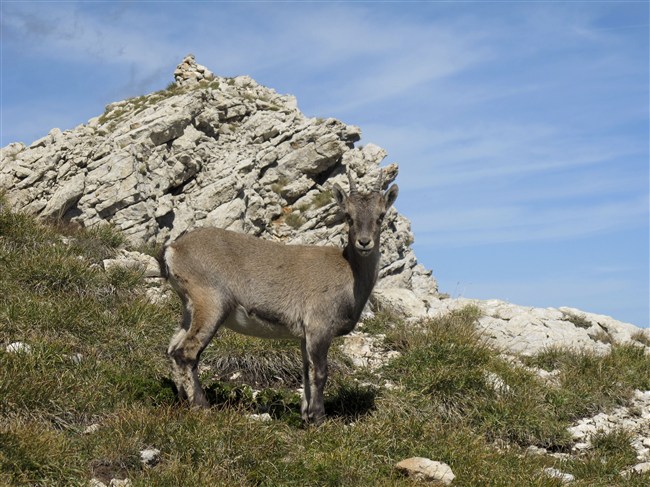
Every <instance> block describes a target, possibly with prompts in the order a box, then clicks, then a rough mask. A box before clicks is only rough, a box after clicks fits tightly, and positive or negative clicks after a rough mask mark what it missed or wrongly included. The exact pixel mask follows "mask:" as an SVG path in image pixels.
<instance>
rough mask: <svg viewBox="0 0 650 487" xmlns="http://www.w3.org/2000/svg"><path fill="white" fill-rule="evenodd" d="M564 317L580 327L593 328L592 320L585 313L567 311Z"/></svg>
mask: <svg viewBox="0 0 650 487" xmlns="http://www.w3.org/2000/svg"><path fill="white" fill-rule="evenodd" d="M564 319H565V320H566V321H569V322H571V323H573V325H574V326H577V327H578V328H591V322H590V321H589V320H588V319H587V318H586V317H585V316H584V315H581V314H576V313H568V312H567V313H564Z"/></svg>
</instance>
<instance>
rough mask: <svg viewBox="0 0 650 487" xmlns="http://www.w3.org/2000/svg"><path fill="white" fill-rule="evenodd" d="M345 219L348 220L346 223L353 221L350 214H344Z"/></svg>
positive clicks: (350, 223)
mask: <svg viewBox="0 0 650 487" xmlns="http://www.w3.org/2000/svg"><path fill="white" fill-rule="evenodd" d="M345 221H346V222H348V225H352V224H353V223H354V220H353V219H352V217H351V216H350V215H345Z"/></svg>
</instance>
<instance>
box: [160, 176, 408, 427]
mask: <svg viewBox="0 0 650 487" xmlns="http://www.w3.org/2000/svg"><path fill="white" fill-rule="evenodd" d="M348 177H349V176H348ZM349 180H350V193H349V194H346V193H345V192H344V191H343V190H342V189H341V187H340V186H339V185H338V184H335V185H334V187H333V194H334V198H335V200H336V202H337V203H338V205H339V207H340V209H341V210H342V212H343V213H344V214H345V218H346V221H347V223H348V243H347V246H346V247H345V248H344V249H342V250H341V249H339V248H336V247H323V246H306V245H282V244H279V243H276V242H270V241H267V240H263V239H259V238H256V237H253V236H250V235H245V234H240V233H235V232H230V231H227V230H223V229H218V228H199V229H196V230H193V231H191V232H189V233H186V234H185V235H182V236H181V237H180V238H178V239H177V240H176V241H174V242H172V243H171V244H169V245H167V246H166V247H165V248H164V249H163V254H162V259H161V264H162V266H163V271H164V273H165V275H166V276H168V278H169V282H170V283H171V285H172V286H173V288H174V289H175V290H176V292H177V293H178V295H179V296H180V298H181V301H182V303H183V319H182V322H181V326H180V328H179V330H178V331H177V332H176V334H175V335H174V337H173V338H172V340H171V343H170V345H169V350H168V353H169V355H170V356H171V358H172V368H173V377H174V381H175V383H176V386H177V388H178V392H179V395H180V396H181V398H183V399H187V400H189V401H190V402H191V403H192V404H195V405H198V406H207V405H208V403H207V401H206V398H205V394H204V393H203V390H202V388H201V385H200V383H199V378H198V372H197V365H198V361H199V358H200V356H201V353H202V352H203V350H204V349H205V347H206V346H207V345H208V343H209V342H210V340H211V339H212V337H213V336H214V335H215V333H216V332H217V330H218V329H219V327H221V326H222V325H223V326H226V327H228V328H230V329H232V330H234V331H237V332H239V333H243V334H246V335H252V336H257V337H262V338H293V339H296V340H299V341H300V344H301V350H302V358H303V385H304V394H303V400H302V407H301V412H302V418H303V420H304V421H305V422H312V423H318V422H320V421H322V420H323V418H324V416H325V410H324V406H323V390H324V388H325V383H326V381H327V353H328V350H329V347H330V344H331V343H332V340H333V338H334V337H336V336H340V335H344V334H347V333H349V332H350V331H352V329H353V328H354V327H355V325H356V324H357V321H358V320H359V317H360V316H361V311H362V310H363V307H364V306H365V304H366V302H367V300H368V297H369V296H370V293H371V291H372V288H373V287H374V285H375V282H376V281H377V276H378V271H379V258H380V254H379V239H380V234H381V224H382V221H383V219H384V216H385V214H386V211H387V210H388V209H389V208H390V206H391V205H392V204H393V202H394V201H395V198H397V192H398V188H397V186H396V185H393V186H391V187H390V189H388V190H387V191H386V192H385V193H384V192H382V186H383V181H382V175H381V174H380V176H379V180H378V181H377V184H376V186H375V188H374V190H373V191H371V192H369V193H361V192H359V191H357V189H356V185H355V183H354V181H353V180H352V179H351V178H350V177H349Z"/></svg>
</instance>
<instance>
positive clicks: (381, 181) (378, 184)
mask: <svg viewBox="0 0 650 487" xmlns="http://www.w3.org/2000/svg"><path fill="white" fill-rule="evenodd" d="M383 187H384V171H382V170H381V169H380V170H379V176H378V177H377V181H376V182H375V191H381V190H382V189H383Z"/></svg>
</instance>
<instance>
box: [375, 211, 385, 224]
mask: <svg viewBox="0 0 650 487" xmlns="http://www.w3.org/2000/svg"><path fill="white" fill-rule="evenodd" d="M385 216H386V213H382V214H381V215H379V218H377V223H378V224H379V223H381V222H383V221H384V217H385Z"/></svg>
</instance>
